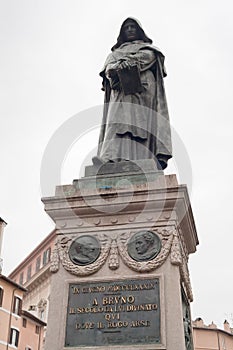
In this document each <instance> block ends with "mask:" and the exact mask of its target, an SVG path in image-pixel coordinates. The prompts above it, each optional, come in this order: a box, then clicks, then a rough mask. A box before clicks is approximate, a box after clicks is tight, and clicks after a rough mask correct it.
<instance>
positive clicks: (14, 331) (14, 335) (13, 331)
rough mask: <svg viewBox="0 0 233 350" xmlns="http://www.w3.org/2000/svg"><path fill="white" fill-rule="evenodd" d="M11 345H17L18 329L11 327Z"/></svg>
mask: <svg viewBox="0 0 233 350" xmlns="http://www.w3.org/2000/svg"><path fill="white" fill-rule="evenodd" d="M9 343H10V344H11V345H14V346H16V347H18V343H19V331H18V330H17V329H14V328H11V333H10V341H9Z"/></svg>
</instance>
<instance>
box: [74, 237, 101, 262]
mask: <svg viewBox="0 0 233 350" xmlns="http://www.w3.org/2000/svg"><path fill="white" fill-rule="evenodd" d="M100 250H101V247H100V243H99V241H98V239H97V238H95V237H93V236H89V235H85V236H81V237H78V238H77V239H75V240H74V241H73V242H72V243H71V246H70V249H69V257H70V260H71V261H72V262H73V263H74V264H76V265H81V266H83V265H88V264H91V263H93V262H94V261H96V260H97V259H98V257H99V255H100Z"/></svg>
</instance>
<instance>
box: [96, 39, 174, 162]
mask: <svg viewBox="0 0 233 350" xmlns="http://www.w3.org/2000/svg"><path fill="white" fill-rule="evenodd" d="M123 61H126V62H128V63H129V64H130V65H133V64H136V65H137V66H138V68H139V72H140V78H141V83H142V89H143V91H142V92H136V93H133V94H128V95H125V94H124V92H123V90H122V88H121V86H120V82H119V81H118V79H117V70H118V69H119V67H120V64H121V63H122V62H123ZM100 75H101V76H102V77H103V89H104V91H105V104H104V113H103V120H102V126H101V131H100V137H99V147H98V153H97V155H98V157H100V158H101V159H102V160H103V161H104V162H108V161H120V160H137V159H149V158H154V159H157V160H159V159H162V160H165V162H167V160H168V159H169V158H171V157H172V146H171V131H170V123H169V115H168V108H167V102H166V96H165V90H164V82H163V78H164V77H165V76H166V72H165V68H164V56H163V54H162V53H161V52H160V51H159V50H158V49H157V48H155V47H154V46H152V45H151V44H148V43H144V42H143V41H139V40H137V41H133V42H125V43H123V44H122V45H121V46H120V47H119V48H117V49H115V50H114V51H113V52H112V53H111V54H110V55H109V56H108V57H107V60H106V62H105V65H104V68H103V70H102V71H101V73H100ZM164 167H165V166H164Z"/></svg>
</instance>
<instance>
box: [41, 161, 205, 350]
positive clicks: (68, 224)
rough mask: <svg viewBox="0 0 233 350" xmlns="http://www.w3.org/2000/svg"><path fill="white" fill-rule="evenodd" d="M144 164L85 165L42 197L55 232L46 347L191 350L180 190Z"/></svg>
mask: <svg viewBox="0 0 233 350" xmlns="http://www.w3.org/2000/svg"><path fill="white" fill-rule="evenodd" d="M144 169H146V170H143V171H142V170H140V169H138V170H137V169H133V171H131V170H132V169H130V168H129V169H127V172H121V173H114V174H109V173H105V172H104V170H103V169H102V170H103V171H101V172H99V173H98V175H97V176H95V175H94V174H93V169H89V170H88V172H87V173H88V174H91V176H86V177H84V178H82V179H80V180H75V181H74V182H73V185H68V186H59V187H57V188H56V194H55V196H54V197H51V198H43V199H42V200H43V202H44V204H45V210H46V212H47V213H48V215H49V216H50V217H51V218H52V219H53V220H54V222H55V223H56V229H57V243H56V249H55V251H54V252H53V254H52V261H51V271H52V272H54V273H53V275H52V286H51V295H50V306H49V317H48V328H47V336H46V343H45V349H46V350H51V349H59V350H60V349H82V348H83V349H85V350H91V349H93V350H94V349H102V350H106V349H108V350H111V349H112V350H113V349H115V350H119V349H124V350H131V349H140V350H141V349H145V350H149V349H150V350H152V349H164V350H165V349H166V350H185V349H189V350H192V349H193V345H192V331H191V323H190V322H191V321H190V311H189V303H190V302H191V301H192V298H193V297H192V290H191V285H190V279H189V272H188V257H189V254H191V253H194V252H195V251H196V245H197V244H198V239H197V234H196V229H195V224H194V219H193V215H192V210H191V206H190V202H189V197H188V193H187V188H186V186H185V185H178V183H177V180H176V177H175V175H167V176H164V174H163V172H161V171H158V170H156V171H155V170H150V167H146V168H144ZM114 171H116V169H115V170H114ZM108 172H109V169H108Z"/></svg>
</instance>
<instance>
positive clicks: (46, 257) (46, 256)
mask: <svg viewBox="0 0 233 350" xmlns="http://www.w3.org/2000/svg"><path fill="white" fill-rule="evenodd" d="M50 255H51V248H48V249H47V250H45V251H44V253H43V266H44V265H46V264H48V262H49V261H50Z"/></svg>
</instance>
